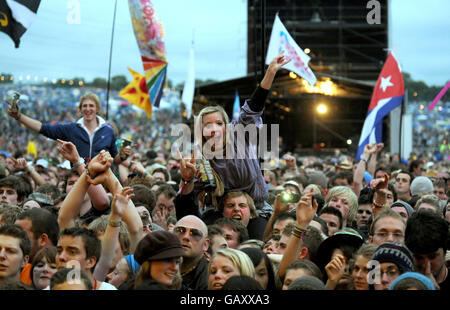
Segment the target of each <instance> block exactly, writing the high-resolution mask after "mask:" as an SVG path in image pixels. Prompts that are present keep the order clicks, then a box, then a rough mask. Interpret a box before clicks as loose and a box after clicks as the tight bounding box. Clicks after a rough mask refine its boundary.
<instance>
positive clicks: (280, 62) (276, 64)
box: [268, 51, 291, 72]
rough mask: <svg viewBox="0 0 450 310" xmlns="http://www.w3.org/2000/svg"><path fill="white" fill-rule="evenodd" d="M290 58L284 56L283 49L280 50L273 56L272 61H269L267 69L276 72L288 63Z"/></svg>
mask: <svg viewBox="0 0 450 310" xmlns="http://www.w3.org/2000/svg"><path fill="white" fill-rule="evenodd" d="M290 61H291V59H290V58H289V57H286V56H284V51H281V52H280V53H279V54H278V55H277V56H275V57H274V58H273V59H272V61H271V62H270V63H269V68H268V70H273V71H275V72H277V71H278V70H280V68H281V67H282V66H284V65H285V64H287V63H289V62H290Z"/></svg>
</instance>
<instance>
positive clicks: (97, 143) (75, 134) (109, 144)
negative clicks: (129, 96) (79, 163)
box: [39, 116, 119, 159]
mask: <svg viewBox="0 0 450 310" xmlns="http://www.w3.org/2000/svg"><path fill="white" fill-rule="evenodd" d="M97 118H98V120H99V126H98V127H97V128H96V129H95V131H94V134H93V135H92V136H91V137H90V136H89V132H88V130H87V128H86V126H84V123H83V118H80V119H79V120H78V121H77V122H76V123H67V124H58V125H52V124H48V123H47V124H42V127H41V131H40V132H39V133H41V134H43V135H44V136H46V137H48V138H50V139H54V140H56V139H61V140H64V141H70V142H72V143H73V144H74V145H75V146H76V148H77V151H78V154H80V156H81V157H83V158H84V159H91V158H94V157H95V156H96V155H97V154H98V153H100V151H101V150H105V151H108V152H109V153H110V154H111V156H112V157H115V156H116V155H117V154H118V152H119V151H118V150H117V146H116V136H115V134H114V130H113V129H112V127H111V125H110V124H109V123H107V122H105V120H104V119H103V118H101V117H100V116H97Z"/></svg>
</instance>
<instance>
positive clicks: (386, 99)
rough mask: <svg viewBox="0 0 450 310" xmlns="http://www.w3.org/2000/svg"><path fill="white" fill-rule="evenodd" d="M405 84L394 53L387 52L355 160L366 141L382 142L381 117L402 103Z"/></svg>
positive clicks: (358, 157)
mask: <svg viewBox="0 0 450 310" xmlns="http://www.w3.org/2000/svg"><path fill="white" fill-rule="evenodd" d="M404 97H405V85H404V83H403V75H402V72H401V71H400V67H399V65H398V63H397V61H396V60H395V57H394V55H392V53H389V55H388V58H387V59H386V62H385V63H384V66H383V69H382V70H381V73H380V76H379V77H378V81H377V84H376V85H375V89H374V90H373V94H372V99H371V100H370V105H369V111H368V113H367V116H366V120H365V121H364V125H363V129H362V132H361V137H360V139H359V144H358V152H357V154H356V160H357V161H359V159H360V158H361V155H362V154H363V151H364V147H365V146H366V144H368V143H373V142H376V143H381V142H382V129H383V118H384V117H385V116H386V115H387V114H389V112H391V111H392V110H394V109H395V108H396V107H398V106H400V105H401V104H402V101H403V98H404Z"/></svg>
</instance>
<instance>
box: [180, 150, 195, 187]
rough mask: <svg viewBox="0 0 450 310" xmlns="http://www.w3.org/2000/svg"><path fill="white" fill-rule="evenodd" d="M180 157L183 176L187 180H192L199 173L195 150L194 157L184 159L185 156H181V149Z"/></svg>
mask: <svg viewBox="0 0 450 310" xmlns="http://www.w3.org/2000/svg"><path fill="white" fill-rule="evenodd" d="M177 153H178V158H179V160H180V174H181V178H182V179H183V180H185V181H190V180H192V179H193V178H194V177H196V175H197V169H196V167H195V152H194V156H193V157H192V158H186V159H184V158H183V156H181V153H180V151H179V150H177Z"/></svg>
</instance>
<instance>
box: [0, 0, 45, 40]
mask: <svg viewBox="0 0 450 310" xmlns="http://www.w3.org/2000/svg"><path fill="white" fill-rule="evenodd" d="M40 3H41V0H34V1H22V0H0V31H2V32H4V33H6V34H7V35H9V36H10V37H11V39H12V40H13V41H14V45H15V47H16V48H18V47H19V44H20V37H22V35H23V34H24V33H25V31H27V29H28V28H29V27H30V25H31V23H32V22H33V20H34V18H35V17H36V13H37V10H38V7H39V4H40Z"/></svg>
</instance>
